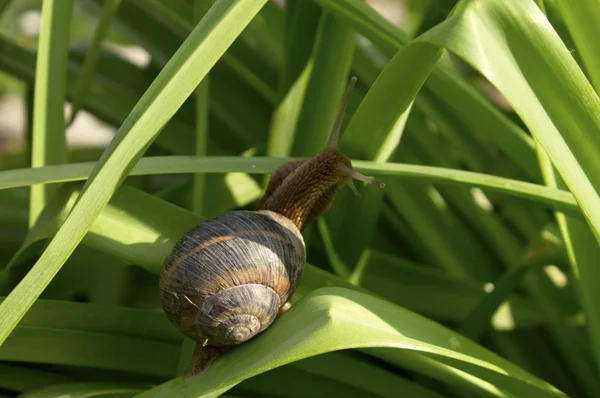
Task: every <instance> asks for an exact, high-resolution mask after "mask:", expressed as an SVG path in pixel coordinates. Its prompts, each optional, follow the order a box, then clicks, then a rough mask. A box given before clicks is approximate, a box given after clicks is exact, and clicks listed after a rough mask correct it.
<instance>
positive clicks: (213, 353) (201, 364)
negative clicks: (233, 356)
mask: <svg viewBox="0 0 600 398" xmlns="http://www.w3.org/2000/svg"><path fill="white" fill-rule="evenodd" d="M232 349H233V347H231V346H230V347H215V346H210V345H206V346H205V345H203V344H202V343H196V348H195V349H194V353H193V354H192V362H191V363H190V366H189V367H188V369H187V371H186V372H185V375H184V378H185V379H186V380H187V379H189V378H191V377H195V376H199V375H201V374H202V373H203V372H204V371H205V370H206V369H208V367H209V366H210V365H211V364H212V363H213V362H214V360H215V359H217V358H219V357H220V356H221V355H223V354H225V353H227V352H229V351H231V350H232Z"/></svg>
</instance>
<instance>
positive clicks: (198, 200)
mask: <svg viewBox="0 0 600 398" xmlns="http://www.w3.org/2000/svg"><path fill="white" fill-rule="evenodd" d="M211 6H212V0H211V1H206V0H195V1H194V17H195V20H196V21H200V20H202V18H203V17H204V15H206V13H207V12H208V10H209V9H210V7H211ZM194 100H195V105H196V151H195V152H196V153H195V155H196V156H206V155H207V148H208V131H209V126H208V113H209V112H208V111H209V100H210V76H209V75H207V76H206V77H205V78H204V79H203V80H202V81H201V82H200V85H199V86H198V87H197V88H196V93H195V98H194ZM205 187H206V178H205V175H204V174H202V173H197V174H194V176H193V181H192V211H194V213H197V214H202V211H203V207H204V195H205Z"/></svg>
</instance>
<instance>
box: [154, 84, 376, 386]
mask: <svg viewBox="0 0 600 398" xmlns="http://www.w3.org/2000/svg"><path fill="white" fill-rule="evenodd" d="M355 82H356V78H355V77H353V78H352V79H351V81H350V84H349V86H348V89H347V90H346V93H345V95H344V99H343V101H342V106H341V108H340V111H339V113H338V115H337V118H336V121H335V124H334V127H333V130H332V132H331V136H330V138H329V140H328V142H327V145H326V147H325V149H323V151H321V153H319V154H317V155H316V156H315V157H314V158H312V159H299V160H291V161H289V162H287V163H284V164H282V165H280V166H279V167H277V168H276V169H275V170H274V171H273V173H272V175H271V179H270V181H269V184H268V186H267V189H266V192H265V194H264V196H263V198H262V199H261V201H260V205H259V210H257V211H246V210H239V211H230V212H228V213H225V214H222V215H220V216H217V217H215V218H212V219H209V220H207V221H204V222H202V223H200V224H199V225H197V226H196V227H194V228H192V229H191V230H190V231H188V233H186V234H185V235H184V236H183V237H182V238H181V239H180V240H179V241H178V242H177V243H176V244H175V247H174V248H173V250H172V252H171V253H170V255H169V256H168V257H167V258H166V260H165V262H164V267H163V269H162V272H161V275H160V290H161V296H162V299H163V309H164V311H165V314H166V316H167V318H168V319H169V320H170V321H171V322H172V323H173V324H174V325H175V326H176V327H177V328H178V329H179V330H180V331H181V332H182V333H183V334H185V335H186V336H188V337H190V338H192V339H193V340H195V341H196V349H195V350H194V354H193V356H192V361H191V365H190V367H189V369H188V371H187V373H186V375H187V376H188V377H189V376H192V375H197V374H199V373H201V372H202V371H204V370H205V369H206V368H207V367H208V366H209V365H210V364H211V363H212V362H213V360H215V359H216V358H217V357H219V356H220V355H222V354H224V353H225V352H227V351H229V350H231V349H232V348H233V347H235V346H236V345H237V344H240V343H243V342H244V341H247V340H249V339H251V338H252V337H253V336H255V335H257V334H259V333H260V332H262V331H263V330H265V329H266V328H267V327H268V326H269V325H271V323H272V322H273V321H274V320H275V319H276V318H277V317H278V316H280V315H281V314H282V313H283V312H284V311H285V310H286V309H287V308H289V307H290V302H289V299H290V297H291V296H292V295H293V294H294V291H295V290H296V287H297V286H298V283H299V281H300V278H301V276H302V272H303V270H304V265H305V263H306V247H305V244H304V240H303V238H302V231H303V229H304V228H305V227H306V226H307V225H308V224H310V223H311V222H312V221H314V220H315V219H316V218H318V217H319V216H320V215H321V214H323V213H324V212H325V211H326V210H327V209H328V208H329V207H330V205H331V202H332V200H333V198H334V196H335V194H336V192H337V191H338V190H340V189H341V188H342V187H343V186H344V185H348V186H349V187H350V188H351V189H352V191H353V192H354V193H355V194H356V195H358V191H357V190H356V187H355V186H354V183H353V179H356V180H360V181H363V182H365V183H367V184H375V185H379V186H380V187H383V184H382V183H381V182H379V181H376V180H374V179H372V178H369V177H366V176H364V175H362V174H360V173H358V172H357V171H355V170H353V169H352V163H351V162H350V159H349V158H348V157H347V156H345V155H344V154H342V153H340V152H339V151H338V150H337V144H338V138H339V135H340V129H341V123H342V119H343V116H344V113H345V110H346V106H347V104H348V98H349V96H350V92H351V91H352V88H353V86H354V84H355Z"/></svg>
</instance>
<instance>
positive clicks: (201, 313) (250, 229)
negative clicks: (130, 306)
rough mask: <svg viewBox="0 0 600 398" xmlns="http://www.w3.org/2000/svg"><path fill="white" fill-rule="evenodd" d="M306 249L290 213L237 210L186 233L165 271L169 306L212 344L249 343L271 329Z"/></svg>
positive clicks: (179, 322) (176, 319) (173, 316)
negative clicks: (288, 216)
mask: <svg viewBox="0 0 600 398" xmlns="http://www.w3.org/2000/svg"><path fill="white" fill-rule="evenodd" d="M305 262H306V252H305V245H304V240H303V238H302V234H301V233H300V231H299V230H298V228H297V227H296V226H295V225H294V223H292V221H290V220H289V219H288V218H286V217H284V216H282V215H280V214H278V213H275V212H272V211H266V210H259V211H232V212H229V213H226V214H223V215H220V216H217V217H215V218H213V219H210V220H207V221H205V222H203V223H201V224H199V225H198V226H196V227H194V228H193V229H192V230H191V231H189V232H188V233H187V234H185V235H184V236H183V238H181V239H180V240H179V242H177V244H176V245H175V247H174V249H173V251H172V252H171V254H170V256H169V257H168V258H167V260H166V261H165V265H164V269H163V272H162V273H161V277H160V289H161V291H162V296H163V308H164V310H165V313H166V315H167V317H168V318H169V320H170V321H171V322H172V323H173V324H175V325H176V326H177V328H178V329H179V330H180V331H181V332H182V333H184V334H186V335H187V336H189V337H191V338H192V339H194V340H196V341H198V342H204V343H205V344H206V345H211V346H227V345H233V344H239V343H242V342H244V341H246V340H248V339H250V338H252V337H253V336H255V335H256V334H258V333H260V332H262V331H263V330H265V329H266V328H267V327H268V326H269V325H270V324H271V323H272V322H273V320H274V319H275V317H276V316H277V313H278V311H279V308H280V307H282V306H283V305H284V304H285V303H286V302H287V300H288V299H289V298H290V297H291V296H292V294H293V293H294V291H295V290H296V287H297V286H298V282H299V280H300V278H301V276H302V270H303V267H304V264H305Z"/></svg>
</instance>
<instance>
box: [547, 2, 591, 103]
mask: <svg viewBox="0 0 600 398" xmlns="http://www.w3.org/2000/svg"><path fill="white" fill-rule="evenodd" d="M552 3H553V4H554V5H555V6H556V7H557V8H558V10H559V11H560V13H561V15H562V17H563V19H564V21H565V23H566V25H567V28H568V30H569V33H570V34H571V36H572V37H573V40H574V41H575V45H576V46H577V50H578V51H579V55H580V56H581V58H582V60H583V63H584V65H583V68H584V70H585V71H586V72H587V75H588V76H589V79H590V82H591V83H592V85H593V86H594V88H595V89H596V92H597V93H600V56H599V55H598V51H597V48H596V41H595V40H594V38H595V37H598V34H600V29H599V28H598V26H599V24H600V4H599V3H598V2H597V1H594V0H581V1H570V2H564V1H553V2H552Z"/></svg>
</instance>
